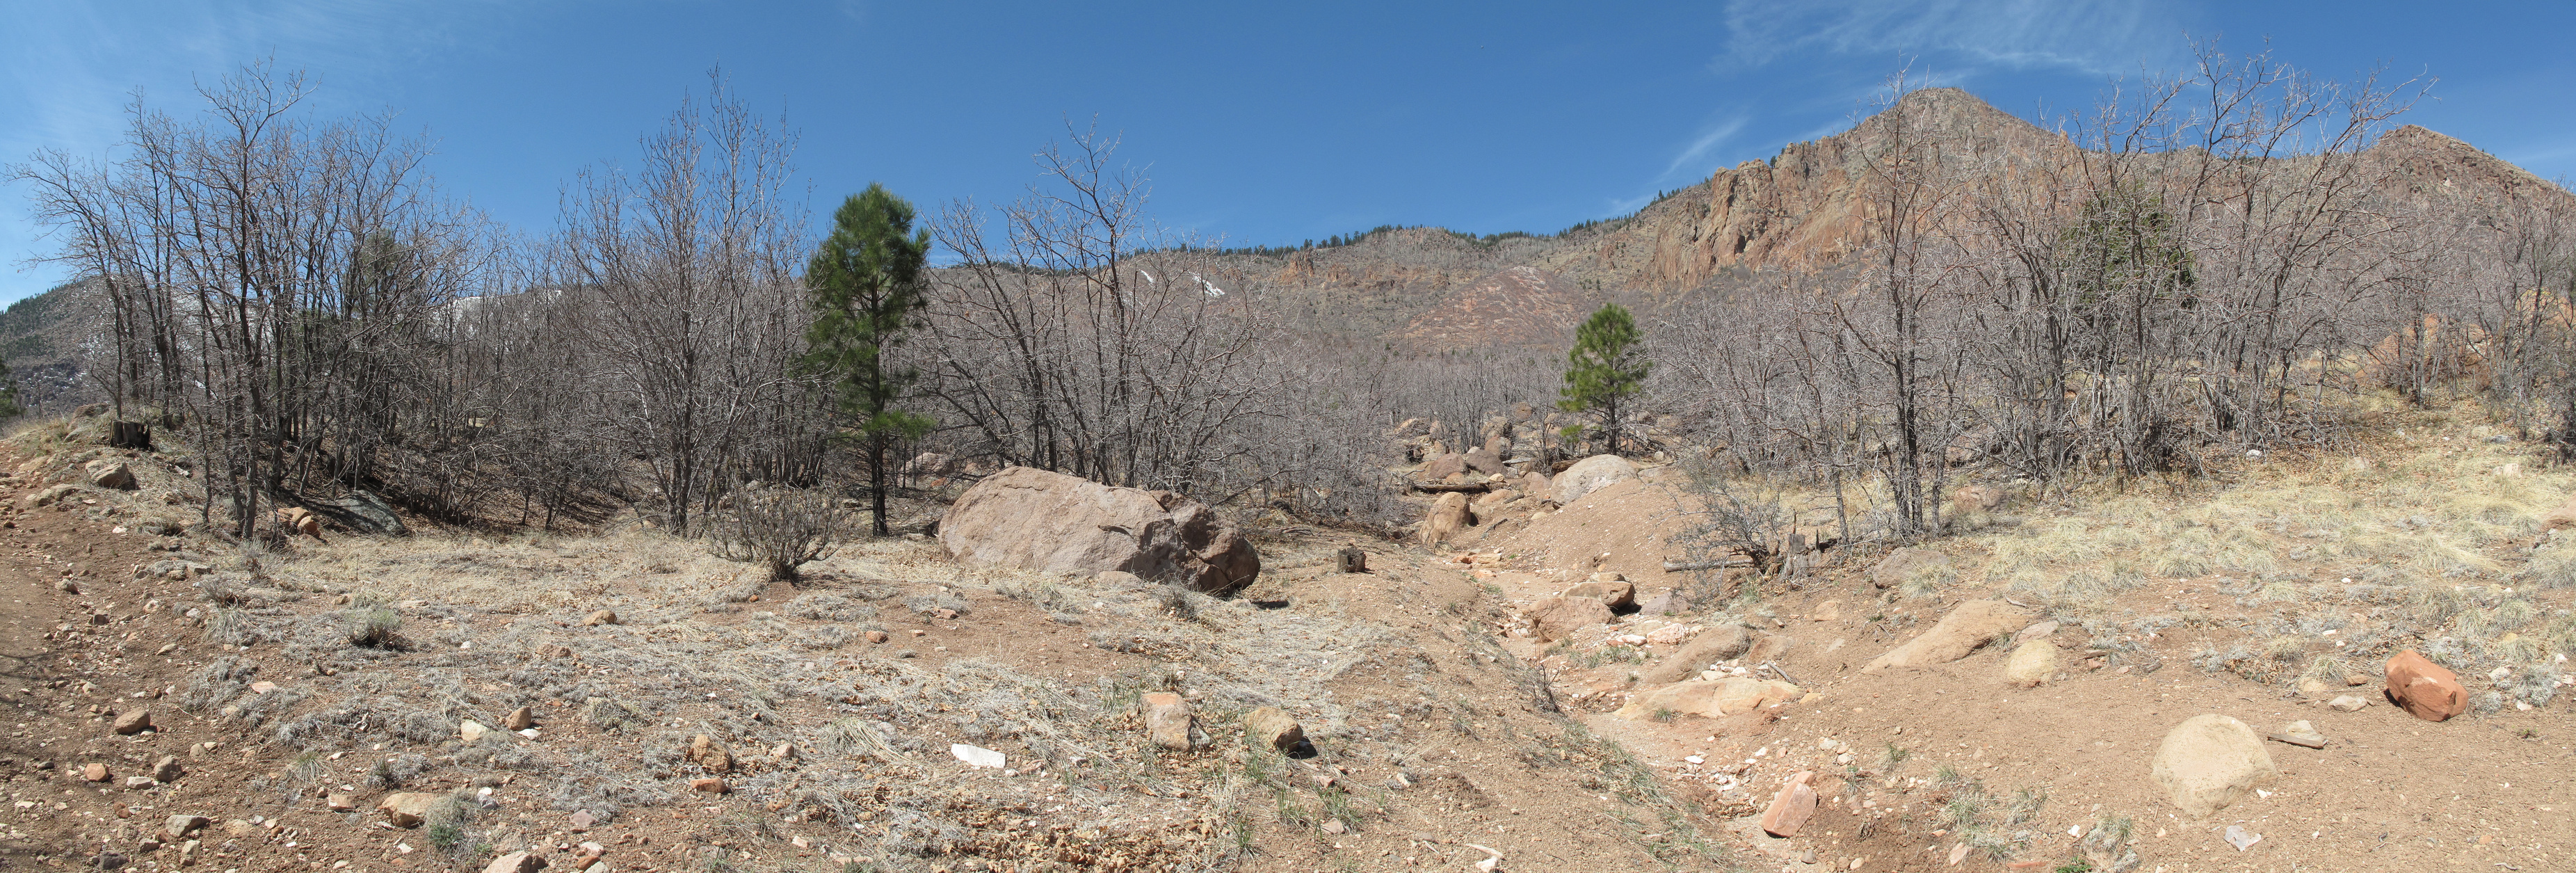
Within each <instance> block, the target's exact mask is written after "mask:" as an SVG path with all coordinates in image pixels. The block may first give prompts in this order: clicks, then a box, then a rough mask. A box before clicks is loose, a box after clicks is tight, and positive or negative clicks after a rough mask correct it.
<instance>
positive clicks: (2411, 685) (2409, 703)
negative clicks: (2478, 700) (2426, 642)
mask: <svg viewBox="0 0 2576 873" xmlns="http://www.w3.org/2000/svg"><path fill="white" fill-rule="evenodd" d="M2388 699H2389V700H2390V701H2391V702H2393V703H2396V704H2397V705H2398V706H2402V707H2405V708H2406V712H2407V713H2408V714H2411V715H2413V716H2415V717H2416V718H2420V719H2423V720H2425V721H2441V720H2444V719H2447V718H2450V717H2451V716H2455V715H2459V714H2460V713H2461V712H2464V711H2466V710H2467V709H2468V708H2469V691H2468V689H2466V688H2462V687H2460V677H2459V676H2458V675H2456V674H2453V673H2452V672H2451V671H2449V670H2445V669H2442V667H2441V665H2439V664H2435V663H2433V662H2432V661H2428V660H2425V658H2424V656H2423V655H2419V654H2416V653H2415V650H2414V649H2407V650H2406V651H2403V652H2399V653H2397V655H2396V657H2392V658H2389V659H2388Z"/></svg>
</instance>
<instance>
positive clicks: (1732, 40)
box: [1716, 0, 2183, 74]
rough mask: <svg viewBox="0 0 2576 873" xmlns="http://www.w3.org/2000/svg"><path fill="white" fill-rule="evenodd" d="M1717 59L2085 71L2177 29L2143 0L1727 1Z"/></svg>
mask: <svg viewBox="0 0 2576 873" xmlns="http://www.w3.org/2000/svg"><path fill="white" fill-rule="evenodd" d="M1726 23H1727V28H1728V31H1729V33H1728V38H1727V43H1726V52H1725V54H1723V55H1721V56H1719V57H1718V58H1717V59H1716V64H1717V65H1719V66H1721V67H1753V66H1760V65H1763V64H1768V63H1771V62H1773V61H1776V60H1779V59H1782V58H1785V57H1791V56H1795V55H1799V54H1803V53H1806V52H1811V51H1824V52H1831V53H1835V54H1845V55H1915V54H1921V53H1927V52H1940V53H1956V54H1958V55H1960V56H1963V57H1966V58H1969V59H1973V60H1975V61H1977V62H1980V63H1986V64H1994V65H1999V66H2004V67H2009V68H2013V69H2032V68H2045V67H2054V68H2062V69H2071V70H2076V71H2081V72H2086V73H2094V74H2117V73H2121V72H2127V71H2133V70H2135V69H2136V68H2137V65H2138V64H2139V63H2141V62H2148V63H2153V62H2156V61H2159V60H2163V59H2164V58H2165V57H2166V56H2167V55H2168V54H2170V53H2171V52H2172V51H2173V48H2174V47H2175V46H2176V45H2177V44H2178V40H2176V37H2177V36H2179V35H2181V33H2182V30H2183V27H2182V23H2181V22H2180V20H2179V19H2177V18H2176V17H2175V16H2174V14H2173V12H2172V10H2171V6H2170V5H2169V4H2163V3H2156V2H2151V0H1729V2H1728V3H1727V6H1726Z"/></svg>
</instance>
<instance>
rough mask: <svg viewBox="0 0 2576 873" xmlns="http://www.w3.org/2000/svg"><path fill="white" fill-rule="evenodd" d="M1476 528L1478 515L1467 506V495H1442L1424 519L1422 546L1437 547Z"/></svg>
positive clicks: (1433, 503)
mask: <svg viewBox="0 0 2576 873" xmlns="http://www.w3.org/2000/svg"><path fill="white" fill-rule="evenodd" d="M1475 526H1476V513H1475V511H1474V510H1472V509H1469V508H1468V506H1467V495H1465V494H1461V493H1459V492H1456V491H1451V492H1449V493H1447V494H1443V495H1440V499H1438V500H1434V501H1432V502H1431V511H1430V512H1429V513H1426V514H1424V515H1423V517H1422V528H1421V531H1420V535H1421V539H1422V544H1423V545H1426V546H1436V545H1439V544H1440V541H1441V540H1445V539H1448V538H1450V537H1452V536H1456V535H1457V534H1458V532H1459V531H1463V530H1466V529H1468V528H1471V527H1475Z"/></svg>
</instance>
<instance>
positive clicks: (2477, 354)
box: [1650, 51, 2576, 535]
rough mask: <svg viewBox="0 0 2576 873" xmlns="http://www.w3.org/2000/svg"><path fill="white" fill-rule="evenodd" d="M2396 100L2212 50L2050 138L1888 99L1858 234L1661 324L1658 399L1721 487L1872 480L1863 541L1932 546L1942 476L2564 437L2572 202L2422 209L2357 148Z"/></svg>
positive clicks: (1940, 102)
mask: <svg viewBox="0 0 2576 873" xmlns="http://www.w3.org/2000/svg"><path fill="white" fill-rule="evenodd" d="M2410 85H2411V83H2409V85H2399V86H2395V87H2390V86H2387V85H2384V84H2381V83H2379V82H2376V81H2371V80H2365V81H2362V82H2359V83H2353V84H2339V83H2333V82H2324V81H2318V80H2315V79H2312V78H2310V77H2308V76H2306V75H2305V74H2302V73H2300V72H2298V71H2296V70H2292V69H2290V68H2288V67H2286V66H2283V65H2281V64H2278V63H2276V62H2273V61H2270V60H2269V59H2267V58H2264V57H2255V58H2250V59H2231V58H2228V57H2225V56H2222V55H2219V54H2217V53H2216V52H2214V51H2209V52H2204V53H2203V55H2202V63H2201V66H2200V67H2199V69H2198V70H2197V72H2196V73H2195V74H2194V75H2190V76H2184V77H2179V78H2173V79H2166V80H2152V81H2147V82H2143V83H2134V84H2131V85H2129V86H2127V87H2126V88H2125V89H2123V90H2120V91H2117V92H2115V93H2113V94H2112V95H2111V96H2110V97H2108V98H2106V99H2105V100H2104V101H2103V103H2102V105H2101V106H2100V107H2099V108H2097V109H2096V110H2094V111H2093V112H2092V113H2090V114H2088V115H2085V116H2082V117H2079V118H2076V119H2073V120H2071V121H2070V122H2069V123H2068V124H2067V126H2066V127H2065V128H2064V131H2063V135H2062V137H2061V136H2059V135H2051V134H2047V133H2044V132H2041V131H2039V130H2038V129H2036V128H2028V129H2027V130H2028V133H2029V134H2032V135H2031V136H2021V137H2015V136H1999V135H1989V132H1991V131H1993V130H1994V129H1995V126H1993V125H1982V126H1981V125H1977V124H1975V123H1974V117H1975V116H1974V113H1969V112H1964V111H1963V110H1961V109H1960V108H1959V107H1957V106H1955V105H1951V103H1950V102H1949V101H1946V100H1944V99H1943V98H1941V97H1940V95H1939V92H1916V93H1914V94H1911V95H1908V96H1906V97H1904V98H1902V99H1896V100H1892V101H1890V105H1888V106H1887V108H1886V109H1885V111H1883V112H1881V113H1880V114H1878V115H1876V116H1875V117H1873V118H1871V119H1869V120H1867V121H1865V122H1863V123H1862V125H1861V127H1860V128H1859V129H1858V130H1857V131H1855V134H1856V135H1857V137H1858V139H1859V141H1860V142H1862V143H1864V148H1865V149H1866V151H1867V155H1866V157H1867V161H1868V164H1869V168H1870V173H1869V175H1870V178H1869V179H1868V180H1867V183H1866V184H1864V185H1863V186H1861V187H1862V190H1863V191H1864V192H1866V196H1867V197H1869V198H1870V200H1871V204H1872V205H1871V208H1870V210H1869V214H1868V228H1867V237H1868V242H1867V245H1865V246H1864V247H1862V248H1861V249H1860V250H1858V251H1856V252H1854V253H1853V255H1852V256H1851V257H1850V258H1848V259H1846V260H1845V261H1844V264H1845V266H1844V268H1843V269H1842V270H1840V271H1839V272H1834V273H1828V274H1807V275H1772V276H1765V277H1762V278H1760V279H1758V280H1757V287H1756V288H1754V289H1751V290H1748V291H1745V292H1743V293H1737V294H1732V295H1723V296H1719V297H1715V298H1711V299H1707V300H1705V301H1702V302H1699V303H1695V304H1691V305H1685V306H1682V307H1678V308H1677V310H1678V311H1673V312H1668V313H1667V314H1666V318H1667V320H1668V323H1667V324H1665V325H1663V326H1661V333H1662V336H1661V337H1659V338H1658V346H1659V348H1660V349H1661V350H1662V351H1663V352H1664V354H1663V355H1662V356H1661V357H1662V358H1663V360H1662V362H1661V364H1662V366H1660V367H1659V377H1660V382H1659V384H1658V385H1657V386H1656V387H1657V389H1658V390H1657V392H1656V399H1657V400H1659V401H1660V402H1662V403H1664V404H1666V405H1667V406H1668V407H1669V408H1671V409H1673V410H1674V411H1675V412H1677V413H1679V414H1680V415H1682V416H1683V417H1684V419H1685V420H1686V421H1687V422H1688V425H1687V427H1688V429H1689V430H1690V431H1692V432H1694V433H1695V434H1696V435H1697V436H1698V437H1699V438H1700V439H1701V440H1702V441H1703V442H1704V443H1706V444H1709V445H1715V446H1722V447H1724V449H1725V455H1724V459H1725V461H1726V462H1727V464H1728V465H1730V466H1732V467H1733V468H1734V469H1735V470H1737V471H1738V472H1739V473H1740V472H1751V471H1761V472H1768V473H1774V474H1785V475H1790V476H1793V477H1796V478H1800V479H1803V480H1807V481H1809V482H1813V483H1816V484H1819V485H1823V484H1827V483H1836V484H1839V483H1842V482H1845V481H1848V480H1849V479H1850V478H1854V477H1857V478H1864V479H1867V480H1870V481H1873V482H1876V483H1879V486H1878V487H1876V488H1873V489H1870V492H1869V493H1870V494H1871V496H1872V500H1871V502H1872V503H1873V504H1874V506H1873V507H1872V508H1871V512H1870V521H1871V523H1870V524H1869V525H1868V527H1869V528H1870V529H1871V530H1876V531H1886V532H1890V533H1895V534H1898V535H1912V534H1920V533H1926V532H1932V531H1937V530H1941V529H1942V528H1943V522H1942V519H1941V516H1942V514H1943V513H1944V511H1945V510H1946V508H1947V507H1946V506H1945V504H1944V501H1943V500H1941V499H1940V496H1941V495H1944V494H1946V493H1947V491H1946V489H1947V487H1948V486H1949V485H1951V484H1956V483H1959V482H1960V481H1961V479H1960V477H1963V476H1969V475H1977V476H1988V477H1991V476H2008V477H2013V478H2026V479H2028V480H2030V481H2032V482H2036V483H2040V484H2042V485H2043V486H2057V487H2063V486H2065V485H2067V484H2070V483H2073V482H2078V481H2084V480H2087V479H2089V478H2091V477H2096V476H2103V475H2107V476H2110V477H2113V478H2116V479H2120V480H2131V479H2136V478H2139V477H2153V476H2161V475H2168V474H2183V475H2201V474H2205V473H2206V472H2207V470H2208V468H2209V466H2210V465H2211V463H2212V462H2213V461H2214V460H2215V459H2217V458H2220V457H2227V456H2241V455H2243V454H2245V453H2247V452H2249V451H2278V450H2280V449H2283V448H2300V447H2320V446H2331V445H2337V444H2339V441H2341V440H2345V439H2346V438H2347V437H2348V436H2349V434H2350V429H2349V427H2348V426H2349V425H2350V424H2352V423H2354V421H2355V420H2356V415H2357V413H2359V412H2361V411H2362V410H2364V409H2365V408H2367V407H2369V406H2371V404H2372V402H2373V401H2372V399H2371V398H2372V396H2373V395H2382V394H2385V393H2387V392H2392V391H2393V392H2395V393H2396V394H2397V395H2398V396H2399V397H2401V398H2404V399H2405V400H2408V401H2412V402H2418V403H2422V402H2436V401H2442V400H2447V399H2449V398H2450V397H2452V396H2454V394H2455V393H2465V392H2482V393H2483V394H2484V396H2485V397H2486V398H2487V399H2489V400H2491V401H2494V402H2495V404H2496V405H2495V408H2497V409H2498V410H2500V413H2499V414H2500V415H2502V416H2504V417H2505V418H2506V419H2507V420H2508V421H2509V422H2510V424H2511V425H2512V426H2514V427H2515V428H2517V429H2519V430H2521V431H2523V432H2525V433H2526V434H2533V435H2541V434H2546V435H2548V436H2549V437H2550V438H2551V439H2559V434H2560V433H2562V432H2563V431H2564V429H2565V428H2566V427H2567V426H2568V422H2570V421H2571V419H2570V418H2569V416H2568V413H2569V409H2568V408H2567V406H2566V404H2567V402H2568V398H2569V397H2571V396H2576V381H2571V380H2570V379H2569V378H2568V376H2569V371H2568V353H2569V351H2570V350H2571V349H2576V342H2571V341H2576V334H2571V333H2570V332H2569V329H2568V328H2569V325H2568V319H2567V317H2566V314H2567V313H2568V312H2569V311H2570V310H2569V306H2570V302H2569V301H2570V292H2571V290H2576V289H2571V278H2576V245H2571V243H2576V240H2571V239H2570V238H2569V237H2568V236H2567V235H2566V233H2565V232H2564V230H2563V226H2564V219H2565V215H2564V212H2565V210H2566V208H2567V206H2566V204H2567V198H2566V196H2565V193H2564V192H2563V191H2560V190H2557V189H2556V188H2554V186H2549V185H2547V184H2546V183H2542V182H2539V181H2538V180H2536V179H2532V180H2529V183H2530V185H2529V187H2528V188H2524V189H2521V190H2519V191H2515V190H2505V191H2495V192H2490V193H2494V194H2496V195H2497V196H2495V197H2492V198H2490V197H2480V198H2475V199H2472V198H2470V197H2467V196H2465V195H2463V196H2450V195H2446V194H2444V193H2442V192H2441V191H2432V192H2427V191H2425V190H2423V188H2424V187H2425V186H2428V185H2431V184H2433V183H2432V182H2431V181H2430V180H2424V179H2418V178H2413V177H2410V176H2409V175H2408V170H2409V168H2407V167H2406V166H2404V165H2403V164H2402V162H2401V161H2400V160H2398V158H2401V157H2402V156H2403V155H2402V149H2372V148H2370V146H2372V145H2373V143H2374V142H2384V141H2383V140H2382V134H2383V133H2384V132H2386V131H2387V129H2388V128H2389V126H2390V123H2391V120H2392V119H2393V118H2395V117H2396V116H2397V115H2398V114H2399V113H2401V112H2402V111H2404V110H2405V109H2406V107H2407V104H2408V94H2407V93H2406V90H2407V88H2408V87H2409V86H2410ZM1895 91H1896V92H1898V93H1901V92H1902V91H1903V88H1902V87H1901V84H1900V87H1899V88H1897V89H1895ZM1976 108H1978V109H1982V108H1983V107H1981V106H1980V107H1976ZM2398 134H2399V135H2401V136H2402V135H2411V134H2422V135H2424V136H2427V137H2431V136H2434V135H2431V134H2429V133H2424V132H2421V131H2415V130H2412V129H2409V130H2406V131H2399V132H2398ZM1651 332H1653V330H1652V329H1650V333H1651ZM2340 444H2344V445H2348V443H2340ZM1971 468H1978V469H1975V470H1974V471H1973V472H1972V471H1971ZM1837 490H1838V491H1839V488H1837Z"/></svg>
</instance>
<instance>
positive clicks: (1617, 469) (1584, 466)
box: [1548, 455, 1637, 506]
mask: <svg viewBox="0 0 2576 873" xmlns="http://www.w3.org/2000/svg"><path fill="white" fill-rule="evenodd" d="M1634 478H1637V465H1635V464H1631V463H1628V459H1626V458H1622V457H1619V456H1618V455H1593V456H1592V457H1589V458H1585V459H1583V460H1580V461H1576V462H1574V466H1571V467H1567V468H1565V472H1563V473H1558V474H1556V476H1554V477H1553V478H1550V479H1549V480H1548V482H1549V483H1550V484H1553V485H1555V486H1556V503H1557V505H1559V506H1568V505H1572V504H1573V503H1574V501H1576V500H1578V499H1581V498H1582V497H1583V495H1586V494H1590V493H1592V492H1595V491H1599V490H1601V489H1603V488H1608V487H1610V486H1612V485H1615V484H1618V483H1620V482H1623V481H1626V480H1629V479H1634Z"/></svg>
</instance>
